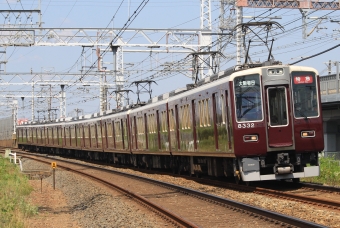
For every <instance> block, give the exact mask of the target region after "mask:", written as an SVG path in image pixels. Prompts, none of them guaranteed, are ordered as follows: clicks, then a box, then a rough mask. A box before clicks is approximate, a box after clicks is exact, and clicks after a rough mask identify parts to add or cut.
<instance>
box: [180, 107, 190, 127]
mask: <svg viewBox="0 0 340 228" xmlns="http://www.w3.org/2000/svg"><path fill="white" fill-rule="evenodd" d="M181 120H182V121H181V125H182V126H181V127H182V130H184V129H190V120H189V105H188V104H187V105H183V106H181Z"/></svg>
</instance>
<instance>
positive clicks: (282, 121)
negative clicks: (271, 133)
mask: <svg viewBox="0 0 340 228" xmlns="http://www.w3.org/2000/svg"><path fill="white" fill-rule="evenodd" d="M267 96H268V103H269V107H268V108H269V117H270V118H269V124H270V126H282V125H288V120H287V97H286V88H285V87H277V88H268V93H267Z"/></svg>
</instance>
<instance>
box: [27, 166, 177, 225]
mask: <svg viewBox="0 0 340 228" xmlns="http://www.w3.org/2000/svg"><path fill="white" fill-rule="evenodd" d="M49 168H50V167H49V166H47V165H45V164H42V163H38V162H35V161H33V160H28V159H24V161H23V170H24V171H28V170H41V169H45V170H46V169H49ZM55 180H56V181H55V190H54V189H53V178H52V176H50V177H48V178H45V179H43V181H42V183H43V185H42V187H41V180H40V179H38V180H31V181H30V182H31V184H32V186H33V187H34V191H33V193H32V195H31V197H30V201H31V202H32V203H33V204H36V205H37V206H38V207H39V215H37V216H34V217H32V218H30V219H28V221H26V222H25V226H26V227H29V228H31V227H32V228H45V227H50V228H51V227H55V228H59V227H60V228H64V227H79V228H80V227H93V228H97V227H103V228H104V227H106V228H109V227H145V228H149V227H150V228H152V227H174V226H173V225H172V224H167V222H166V221H165V220H164V219H162V218H160V217H159V216H158V215H156V214H154V213H153V212H150V211H149V210H148V209H146V208H144V207H143V206H141V205H139V204H137V203H136V202H134V201H132V200H131V199H129V198H128V197H126V196H124V195H122V194H121V193H119V192H116V191H114V190H111V189H109V188H107V187H104V186H102V185H100V184H98V183H96V182H94V181H91V180H88V179H86V178H81V177H80V176H79V175H75V174H73V173H71V172H67V171H64V170H61V169H57V170H56V173H55Z"/></svg>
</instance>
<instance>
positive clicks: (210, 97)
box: [17, 65, 324, 182]
mask: <svg viewBox="0 0 340 228" xmlns="http://www.w3.org/2000/svg"><path fill="white" fill-rule="evenodd" d="M17 139H18V147H19V148H22V149H26V150H31V151H40V152H48V153H55V154H69V155H74V156H76V157H84V158H91V159H97V160H107V161H110V162H114V163H120V164H130V165H134V166H145V167H150V168H171V169H173V170H174V171H176V172H182V171H186V172H189V173H190V174H198V175H200V174H205V175H211V176H222V175H225V176H234V177H235V179H236V181H239V180H241V179H242V180H243V181H246V182H248V181H260V180H274V179H293V180H294V181H298V180H299V178H301V177H309V176H318V175H319V170H320V169H319V162H318V152H320V151H322V150H323V148H324V141H323V125H322V116H321V105H320V91H319V76H318V72H317V71H316V70H315V69H313V68H310V67H301V66H289V65H271V66H259V67H253V68H249V69H244V70H238V71H236V70H227V71H223V72H220V73H218V74H216V75H213V76H211V77H208V78H205V79H204V80H202V81H200V82H199V83H198V84H197V85H196V86H193V87H191V88H189V87H188V88H185V89H178V90H176V91H173V92H170V93H167V94H163V95H161V96H158V97H155V98H153V99H152V100H150V101H149V103H148V104H146V105H135V106H130V107H126V108H122V109H120V110H110V111H106V112H103V113H96V114H94V115H89V116H82V117H79V118H73V119H72V118H66V119H62V120H57V121H53V122H50V123H47V122H45V123H25V124H23V125H20V126H17Z"/></svg>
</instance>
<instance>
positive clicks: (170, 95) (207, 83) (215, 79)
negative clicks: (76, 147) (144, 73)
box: [18, 61, 318, 127]
mask: <svg viewBox="0 0 340 228" xmlns="http://www.w3.org/2000/svg"><path fill="white" fill-rule="evenodd" d="M272 67H283V68H286V67H290V69H291V71H292V70H307V71H314V72H316V74H317V75H318V73H317V71H316V70H315V69H314V68H312V67H303V66H291V65H282V64H281V63H280V62H277V61H267V62H264V63H255V64H247V65H242V66H239V67H230V68H228V69H226V70H224V71H220V72H218V73H216V74H214V75H212V76H209V77H205V78H204V79H202V80H200V81H198V82H197V84H187V85H186V87H185V88H179V89H176V90H173V91H170V92H167V93H164V94H161V95H159V96H155V97H153V98H152V99H150V100H149V101H148V102H147V103H145V102H144V103H141V104H132V105H127V106H124V107H122V108H119V109H111V110H106V111H104V112H99V113H94V114H88V115H84V116H79V117H73V118H72V117H67V118H61V119H57V120H54V121H42V122H27V123H24V124H23V125H18V127H19V126H23V127H25V125H36V126H39V125H44V124H48V125H50V126H51V125H54V124H60V123H61V122H63V123H67V124H71V122H72V123H74V124H77V123H81V122H88V121H89V120H93V121H96V120H98V119H99V117H100V118H101V119H109V118H112V114H115V117H118V118H119V116H120V114H121V115H125V114H126V112H128V113H135V112H139V111H142V110H143V109H145V107H144V106H145V105H147V106H148V107H149V108H152V107H155V106H158V105H161V104H165V103H167V102H168V101H172V100H175V99H177V96H178V95H180V94H181V95H184V96H188V95H191V94H193V93H196V92H199V91H200V90H205V89H208V88H210V87H213V86H216V85H218V84H220V83H221V82H227V81H229V80H233V78H234V77H236V76H239V75H241V74H242V73H244V71H245V70H247V73H252V72H254V73H255V72H259V70H263V69H264V68H265V69H268V68H272ZM229 76H231V77H229Z"/></svg>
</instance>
